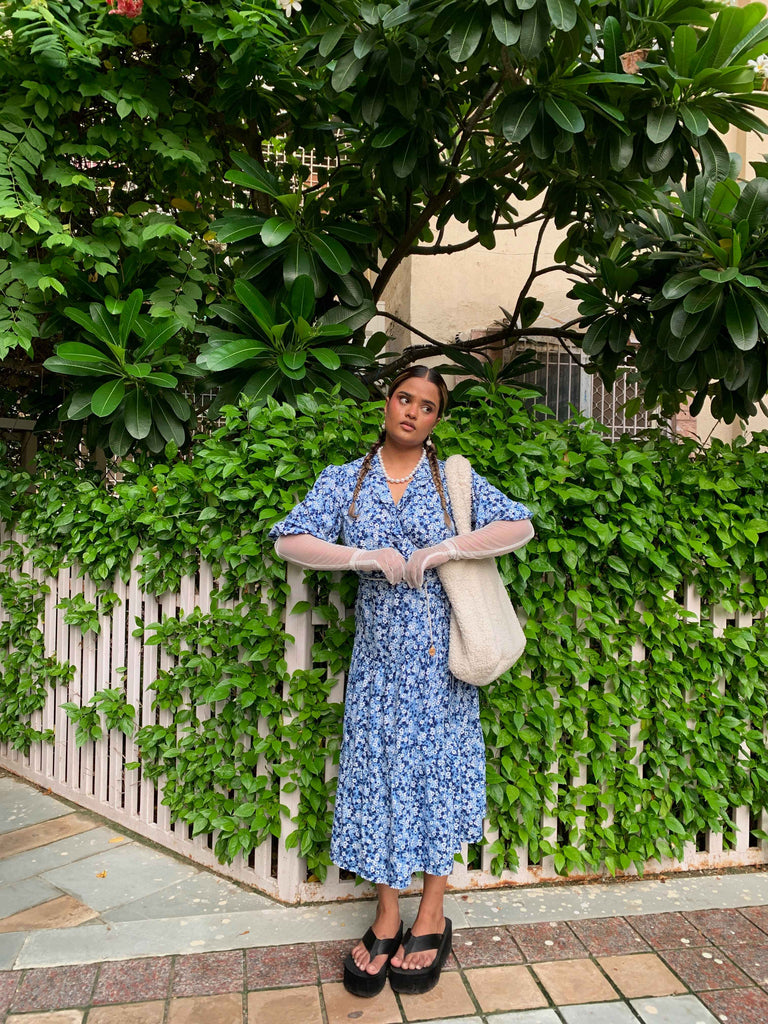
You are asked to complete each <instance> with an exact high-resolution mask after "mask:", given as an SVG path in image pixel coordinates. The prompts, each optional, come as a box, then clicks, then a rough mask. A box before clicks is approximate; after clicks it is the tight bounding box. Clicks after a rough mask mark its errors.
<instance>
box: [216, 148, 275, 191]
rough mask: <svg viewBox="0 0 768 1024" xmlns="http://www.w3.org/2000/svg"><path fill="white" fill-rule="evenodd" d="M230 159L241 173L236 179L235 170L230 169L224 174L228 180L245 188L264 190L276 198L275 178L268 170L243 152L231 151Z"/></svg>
mask: <svg viewBox="0 0 768 1024" xmlns="http://www.w3.org/2000/svg"><path fill="white" fill-rule="evenodd" d="M232 160H233V161H234V162H235V163H236V164H237V166H238V167H239V168H240V170H241V171H242V172H243V173H242V174H240V175H239V180H238V178H236V177H234V175H235V174H237V172H233V171H230V172H229V173H228V174H225V176H224V177H225V178H226V179H227V180H228V181H233V182H235V184H241V185H245V186H246V188H250V189H253V190H254V192H264V193H266V195H268V196H272V197H273V198H277V195H278V186H277V179H276V178H275V177H274V176H273V175H271V174H270V173H269V171H267V170H265V168H264V167H262V165H261V164H260V163H257V162H256V161H255V160H254V159H253V157H250V156H246V155H245V153H233V154H232Z"/></svg>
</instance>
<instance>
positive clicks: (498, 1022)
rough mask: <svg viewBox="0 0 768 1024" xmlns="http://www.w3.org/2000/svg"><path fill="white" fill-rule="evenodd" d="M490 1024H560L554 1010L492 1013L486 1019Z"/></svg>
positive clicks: (559, 1019)
mask: <svg viewBox="0 0 768 1024" xmlns="http://www.w3.org/2000/svg"><path fill="white" fill-rule="evenodd" d="M485 1019H486V1020H487V1021H488V1024H560V1022H561V1021H562V1017H559V1016H558V1015H557V1014H556V1013H555V1011H554V1010H523V1011H522V1012H520V1013H492V1014H490V1016H488V1017H486V1018H485ZM446 1024H447V1022H446Z"/></svg>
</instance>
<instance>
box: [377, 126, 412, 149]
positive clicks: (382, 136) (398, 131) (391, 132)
mask: <svg viewBox="0 0 768 1024" xmlns="http://www.w3.org/2000/svg"><path fill="white" fill-rule="evenodd" d="M407 132H408V127H407V125H390V126H389V127H388V128H384V129H383V131H379V132H377V133H376V134H375V135H374V136H373V138H372V139H371V146H372V147H373V148H374V149H387V148H388V147H389V146H391V145H393V144H394V143H395V142H397V141H398V139H402V137H403V136H404V135H406V134H407Z"/></svg>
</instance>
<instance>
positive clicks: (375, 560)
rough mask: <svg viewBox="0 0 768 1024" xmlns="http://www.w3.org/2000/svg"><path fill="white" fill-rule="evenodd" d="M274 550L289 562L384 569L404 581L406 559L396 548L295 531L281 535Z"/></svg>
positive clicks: (312, 566)
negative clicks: (368, 547) (360, 544)
mask: <svg viewBox="0 0 768 1024" xmlns="http://www.w3.org/2000/svg"><path fill="white" fill-rule="evenodd" d="M275 552H276V554H277V556H278V557H279V558H283V559H285V561H286V562H293V564H294V565H300V566H302V568H304V569H330V570H334V569H354V570H355V571H356V572H383V573H384V575H385V576H386V578H387V579H388V580H389V582H390V583H393V584H394V583H401V582H402V580H403V578H404V576H405V559H404V558H403V556H402V555H401V554H400V552H399V551H396V550H395V548H376V549H375V550H373V551H366V550H365V549H364V548H347V547H344V546H343V545H342V544H329V543H328V541H327V540H320V538H319V537H313V536H312V534H311V533H294V534H291V535H289V536H287V537H278V538H277V540H276V541H275Z"/></svg>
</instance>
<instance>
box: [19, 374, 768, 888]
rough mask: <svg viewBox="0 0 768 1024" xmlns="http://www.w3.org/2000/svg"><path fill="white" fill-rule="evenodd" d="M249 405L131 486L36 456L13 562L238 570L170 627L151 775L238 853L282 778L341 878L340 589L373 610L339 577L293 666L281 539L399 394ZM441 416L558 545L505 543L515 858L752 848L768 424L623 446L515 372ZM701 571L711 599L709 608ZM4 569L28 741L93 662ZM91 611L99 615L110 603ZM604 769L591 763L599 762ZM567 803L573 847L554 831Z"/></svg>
mask: <svg viewBox="0 0 768 1024" xmlns="http://www.w3.org/2000/svg"><path fill="white" fill-rule="evenodd" d="M224 411H225V414H226V417H227V422H226V425H225V426H224V427H223V428H222V429H221V430H219V431H218V432H217V433H215V434H214V435H213V436H212V437H205V438H198V439H197V440H196V443H195V445H194V447H193V449H192V450H191V452H190V453H189V456H188V458H186V459H185V460H183V461H182V460H180V459H177V458H176V457H175V453H174V450H173V448H170V447H169V449H168V452H167V456H168V462H167V464H163V465H154V466H152V465H150V464H149V463H148V462H146V461H143V460H140V461H137V462H131V461H126V462H125V463H124V467H123V468H124V470H125V473H126V477H125V480H124V481H123V482H122V483H120V484H118V485H117V487H116V488H115V493H114V495H106V494H105V493H104V491H103V489H102V488H101V487H100V486H99V484H98V481H97V480H96V479H95V478H94V479H93V480H90V479H88V478H87V477H84V476H83V474H82V472H76V471H74V470H68V469H67V466H66V464H64V463H62V462H60V461H58V462H57V461H54V460H53V459H52V458H51V457H49V456H46V457H45V459H44V461H43V465H42V466H41V470H42V472H41V474H40V475H39V476H38V478H37V479H36V484H37V487H36V489H35V490H34V491H29V490H28V489H27V483H28V481H27V479H26V478H25V477H23V476H22V475H21V474H19V475H17V476H16V477H15V478H14V479H10V477H7V476H6V477H3V479H2V481H0V482H2V494H3V495H4V499H5V501H6V502H7V505H8V508H9V510H10V511H12V514H13V517H14V519H15V521H16V527H17V529H18V530H19V531H20V532H21V533H23V534H24V535H25V536H26V538H27V544H26V549H25V550H24V551H22V549H21V548H20V547H18V545H12V544H7V545H6V551H5V558H6V563H5V564H6V566H7V567H10V566H17V567H18V566H20V565H21V563H22V560H23V559H24V558H25V557H27V558H31V559H32V560H33V562H34V563H35V564H36V565H37V566H39V567H41V568H43V569H44V570H46V571H47V572H49V573H50V572H55V571H56V570H57V569H58V567H59V566H61V565H62V564H65V563H70V562H71V563H78V564H80V565H83V566H85V567H86V568H87V570H88V572H89V574H90V576H91V578H92V579H94V580H95V581H96V582H97V583H98V584H99V585H100V587H102V588H105V589H107V590H108V589H109V586H110V582H111V581H112V579H113V578H114V576H115V575H116V574H119V575H120V576H122V577H123V578H127V577H128V575H129V572H130V563H131V558H132V556H133V553H134V552H136V551H138V552H140V564H139V569H138V572H139V576H140V580H141V585H142V587H144V588H145V589H146V590H148V591H149V592H152V593H157V594H160V593H163V592H164V591H166V590H171V591H174V590H176V589H177V587H178V584H179V579H180V577H181V576H182V575H183V574H187V573H190V572H192V573H193V572H194V571H195V569H196V566H197V565H198V559H199V558H200V557H202V558H203V559H205V560H207V561H208V562H209V563H211V564H213V565H221V567H222V570H221V576H220V580H219V582H218V585H217V589H216V590H215V591H214V593H213V595H212V604H211V611H210V612H208V613H202V612H200V611H199V610H198V611H195V612H193V613H190V614H189V615H187V616H186V617H182V618H175V617H170V618H166V619H165V620H164V621H163V622H161V623H157V624H156V625H153V626H150V627H149V628H148V629H147V631H146V636H145V637H144V640H145V642H146V643H155V644H158V645H160V646H161V647H162V649H163V650H164V651H165V652H166V653H167V654H169V655H171V656H172V659H173V667H172V668H170V669H167V670H165V671H162V672H160V674H159V676H158V679H157V681H156V683H155V684H154V699H155V701H156V703H157V706H159V707H162V708H164V709H167V711H169V712H170V713H171V715H172V724H171V725H170V726H167V727H166V726H163V725H149V726H146V727H144V728H143V729H141V730H140V731H139V732H138V733H137V735H136V738H137V742H138V745H139V749H140V753H141V765H142V769H143V771H144V772H147V773H149V774H150V775H151V776H152V777H154V778H157V779H161V778H163V779H164V780H165V782H164V786H165V797H164V799H165V801H166V802H167V803H168V804H169V806H170V807H171V810H172V814H173V816H174V818H178V819H180V820H183V821H186V822H188V823H189V824H190V825H191V826H192V828H193V831H194V832H196V833H204V832H209V831H212V830H216V831H217V833H218V835H217V840H216V852H217V855H218V856H219V857H220V858H221V859H222V860H228V859H231V858H232V857H233V856H234V855H235V854H236V853H237V852H238V851H240V850H243V851H245V852H247V851H249V850H251V849H253V847H254V846H255V845H257V844H258V843H260V842H261V841H263V840H264V839H265V838H267V837H268V836H270V835H277V834H278V833H279V831H280V827H281V823H280V806H279V780H280V779H281V778H283V779H285V780H287V784H288V786H289V787H292V786H294V785H295V786H297V787H298V789H299V794H300V800H299V810H298V814H297V815H296V817H295V826H296V830H295V832H294V833H292V835H291V836H290V837H289V844H290V845H297V846H298V847H299V848H300V850H301V852H302V854H303V855H304V856H306V858H307V862H308V866H309V870H310V871H311V872H312V873H313V874H314V875H316V876H317V877H319V878H322V877H323V876H324V871H325V867H326V866H327V864H328V840H329V823H330V814H331V802H332V795H333V786H334V783H333V781H330V782H326V781H325V775H326V773H325V765H326V762H327V761H328V760H329V759H331V760H333V759H335V758H336V757H337V754H338V743H339V737H340V728H341V706H340V705H339V704H337V703H330V702H329V701H328V694H329V692H330V689H331V686H332V685H333V681H334V680H333V676H334V674H335V673H337V672H339V671H340V670H342V669H343V668H344V667H345V666H346V665H347V663H348V660H349V656H350V652H351V643H352V636H353V628H354V623H353V619H352V617H351V614H350V615H347V616H346V617H343V618H342V617H340V616H339V614H338V612H337V610H336V608H335V605H334V604H333V602H332V601H331V599H330V597H331V594H330V591H331V589H338V590H339V595H340V597H341V599H342V601H343V603H344V605H345V606H346V607H347V608H351V607H352V604H353V599H354V589H355V583H354V576H352V575H347V576H344V577H343V578H342V580H341V582H340V583H339V584H332V583H331V582H330V580H329V579H328V578H327V577H325V576H323V575H320V574H313V576H312V579H313V581H314V583H315V585H316V586H317V588H318V589H317V601H318V604H319V608H320V614H321V618H322V619H323V620H324V621H325V625H324V626H323V627H322V628H320V629H319V630H318V632H317V635H316V643H315V647H314V651H313V654H314V663H315V666H316V667H315V668H314V669H313V670H312V671H310V672H300V673H296V674H294V675H293V676H292V677H290V678H289V676H288V673H287V670H286V664H285V660H284V643H285V637H284V632H283V627H282V609H283V608H284V606H285V603H286V596H287V595H286V587H285V566H284V565H283V564H282V563H279V562H275V561H274V560H273V558H272V545H271V543H270V542H269V541H268V540H267V539H266V533H267V531H268V529H269V527H270V526H271V524H272V523H274V522H275V521H277V520H278V519H279V518H280V517H281V516H282V515H284V513H285V512H286V511H287V510H288V509H289V508H291V507H292V506H293V504H294V503H295V502H296V501H298V500H299V499H300V498H301V497H303V495H304V494H305V493H306V490H307V488H308V487H309V485H310V483H311V481H312V480H313V479H314V478H315V477H316V476H317V474H318V473H319V471H320V470H321V469H322V468H323V467H324V466H325V465H326V464H327V463H329V462H336V463H340V462H342V461H344V460H347V459H351V458H354V457H356V456H358V455H359V454H360V453H361V452H363V451H364V450H365V448H366V447H367V446H368V444H369V443H370V441H371V440H372V438H373V437H374V436H375V435H376V433H377V430H378V422H379V418H380V406H378V405H375V404H370V403H363V404H360V403H359V402H356V401H355V400H352V399H342V398H340V397H338V396H337V397H334V398H331V399H329V398H327V397H326V396H323V395H321V394H318V395H315V396H310V395H307V396H303V397H300V398H299V399H298V402H297V407H292V406H289V405H278V404H276V403H274V402H272V401H271V400H270V401H269V402H268V403H267V405H266V407H264V408H256V407H253V408H251V409H243V410H236V409H234V408H228V409H226V410H224ZM438 435H439V443H440V450H441V454H443V455H447V454H450V453H452V452H457V451H458V452H462V453H463V454H465V455H467V456H468V457H469V458H470V459H471V461H472V462H473V464H474V466H475V467H476V468H477V469H478V471H480V472H481V473H483V474H485V475H486V476H487V477H488V478H489V479H490V480H491V481H492V482H493V483H494V484H496V485H497V486H499V487H501V488H502V489H503V490H504V491H506V492H508V493H510V494H512V495H514V496H515V497H517V498H519V499H520V500H521V501H523V502H525V503H526V504H528V505H529V506H530V507H531V508H532V509H533V511H534V513H535V518H534V523H535V526H536V531H537V536H536V539H535V540H534V541H533V542H532V543H531V544H530V545H529V546H528V547H527V548H526V549H524V550H523V551H522V552H520V553H518V554H513V555H509V556H506V557H505V558H504V559H502V560H501V567H502V571H503V573H504V576H505V578H506V579H507V581H508V584H509V586H510V589H511V591H512V593H513V594H514V596H515V601H516V604H517V605H518V607H519V608H520V609H521V610H522V611H523V612H524V613H525V614H526V616H527V617H528V623H527V627H526V628H527V633H528V647H527V650H526V653H525V655H524V657H523V659H522V660H521V662H520V663H519V664H518V666H516V668H515V669H514V670H513V671H512V672H511V673H510V674H509V675H507V676H506V677H504V678H503V679H501V680H499V681H498V682H497V683H495V684H494V685H493V686H491V687H489V688H488V689H487V690H484V691H483V693H482V720H483V726H484V729H485V734H486V739H487V744H488V751H489V763H488V796H489V812H490V818H491V821H492V824H493V826H494V827H496V828H498V829H499V832H500V839H499V840H498V842H497V844H496V845H495V846H494V849H493V853H494V866H495V869H496V870H500V869H501V868H502V867H505V866H507V867H514V866H515V858H516V853H515V849H516V847H518V846H521V845H523V844H527V845H528V851H529V859H530V860H531V862H536V861H537V859H538V858H540V857H542V856H546V855H549V854H554V857H555V865H556V868H557V870H558V871H560V872H563V873H567V872H569V871H571V870H580V869H584V868H589V869H593V870H597V869H598V868H599V865H600V864H601V862H602V863H605V865H606V866H607V868H608V869H609V870H610V871H617V870H624V869H627V868H629V867H630V866H631V865H632V864H635V865H638V866H641V865H642V864H643V863H644V862H646V861H647V860H649V859H651V858H654V857H655V858H658V857H661V856H666V855H668V854H671V855H675V856H679V855H680V854H681V852H682V849H683V843H684V842H685V841H693V840H694V839H695V837H696V836H697V834H699V833H700V832H702V831H704V830H706V829H713V830H715V831H722V832H723V833H724V841H725V843H726V846H727V845H728V844H729V843H730V842H731V840H732V837H733V821H732V819H731V816H730V808H732V807H734V806H740V805H745V806H749V807H750V808H752V810H753V811H754V812H758V811H759V810H761V809H765V808H766V806H768V769H767V768H766V760H767V755H768V751H767V750H766V743H765V737H764V733H763V723H764V721H765V718H766V714H768V701H767V700H766V696H767V694H768V689H767V686H766V679H768V635H766V631H767V630H768V626H767V625H766V622H767V621H768V620H766V618H765V617H764V613H765V610H766V607H768V596H766V595H767V594H768V587H767V586H766V582H767V581H766V568H767V567H768V520H767V519H766V518H765V508H766V507H767V505H768V493H767V490H768V453H767V452H766V447H767V446H768V436H767V435H759V436H756V437H755V439H754V440H753V441H751V442H749V443H747V442H746V441H744V440H739V441H736V442H734V444H733V445H732V446H727V445H723V444H721V443H719V442H715V443H713V445H712V446H711V448H708V449H706V450H704V449H699V448H698V447H696V446H695V445H694V443H693V442H691V441H684V442H682V443H675V442H674V441H672V440H670V439H668V438H665V437H664V436H660V435H658V434H649V435H648V436H647V437H645V438H641V439H639V440H635V441H632V440H628V439H623V440H622V441H620V442H618V443H615V444H614V443H609V442H608V441H606V440H605V439H604V436H603V434H602V433H601V430H600V428H599V427H597V426H596V425H595V424H593V423H591V422H589V421H581V420H578V421H573V422H570V423H565V424H564V423H558V422H557V421H556V420H554V419H553V418H548V419H543V420H542V419H538V420H534V419H532V418H531V416H530V414H529V413H528V412H527V410H526V409H525V407H524V405H523V403H522V401H521V400H520V399H519V398H516V397H514V395H510V394H509V393H508V392H505V391H504V390H503V389H499V390H497V391H496V392H495V393H493V394H490V395H487V396H486V397H485V398H484V399H482V400H481V401H479V402H478V403H477V404H476V406H475V408H474V409H472V410H469V409H466V408H459V409H454V411H453V412H452V414H451V415H450V418H449V419H447V420H445V421H444V422H443V423H442V424H441V425H440V426H439V429H438ZM297 437H300V438H301V444H297V443H296V438H297ZM54 513H55V514H54ZM692 583H695V585H696V587H697V589H698V592H699V594H700V595H701V602H702V608H703V609H704V610H705V614H704V615H703V616H702V617H701V618H700V619H698V618H696V617H692V616H690V615H689V614H688V613H687V612H686V611H685V590H686V587H687V586H690V585H691V584H692ZM2 586H3V590H2V601H3V608H4V611H5V613H6V615H7V614H8V609H9V608H10V609H11V612H10V615H11V618H10V621H9V622H5V623H3V624H0V638H2V645H1V646H0V658H1V659H2V671H3V677H2V683H1V684H0V685H2V688H3V689H2V702H1V703H2V708H3V714H2V717H1V718H0V737H2V738H3V739H9V740H10V741H11V742H12V743H15V744H16V745H18V746H21V747H22V748H23V747H24V745H25V744H26V745H28V744H29V743H30V742H32V741H33V740H34V739H35V738H36V736H35V735H33V734H32V733H30V732H29V726H28V720H29V714H30V713H31V712H32V711H33V710H34V709H36V708H39V707H40V706H41V703H42V701H44V698H45V692H46V688H47V686H48V684H49V682H53V681H55V680H56V679H57V678H66V677H67V675H68V672H69V671H70V669H69V667H68V666H59V665H56V664H55V663H53V664H50V663H48V662H47V661H45V660H44V659H43V660H41V657H40V654H39V651H40V643H39V635H38V634H37V633H36V631H35V628H34V627H31V625H30V624H31V623H34V622H35V621H36V617H37V615H38V613H39V608H40V604H39V602H40V600H41V598H40V596H39V595H40V586H39V584H38V583H37V582H35V581H34V580H32V579H30V578H29V577H22V579H21V581H20V582H19V583H15V582H13V581H12V580H11V578H10V576H9V575H8V574H6V575H5V576H4V577H3V584H2ZM98 600H99V602H100V601H101V600H102V595H99V597H98ZM270 602H271V603H270ZM715 605H719V606H720V607H721V608H722V610H723V614H724V616H725V620H724V628H723V629H722V630H721V629H720V628H717V624H716V623H715V622H714V621H713V618H712V615H711V610H712V608H713V607H714V606H715ZM16 607H18V608H19V614H18V615H17V614H16V613H15V611H14V609H15V608H16ZM68 614H69V615H70V616H72V615H75V616H79V618H80V621H81V622H82V624H83V625H87V624H88V623H89V622H90V621H91V619H90V616H89V609H88V608H87V607H85V606H82V607H78V608H75V607H74V606H70V608H69V609H68ZM91 614H92V613H91ZM751 620H754V621H751ZM721 624H722V623H721ZM25 638H28V640H25ZM636 642H637V643H639V644H641V645H642V647H641V648H640V649H638V650H635V651H633V645H634V644H635V643H636ZM11 645H12V646H13V653H9V651H10V647H11ZM30 678H33V679H34V680H35V684H34V687H33V688H32V690H29V689H28V680H29V679H30ZM97 698H98V700H97V699H96V698H94V701H93V702H92V704H89V705H88V706H87V715H88V716H90V717H89V718H88V719H87V721H86V720H83V725H82V728H83V729H86V727H87V729H88V730H90V732H89V735H91V736H94V735H95V734H96V730H97V729H100V728H102V726H103V719H104V718H105V716H106V713H107V710H108V705H107V703H104V704H102V705H101V706H100V707H98V706H97V705H99V704H101V702H102V701H106V700H107V698H101V697H99V695H98V694H97ZM113 701H114V708H113V707H112V702H113ZM109 709H111V710H112V713H113V714H114V715H115V716H117V717H116V718H115V726H116V727H118V728H125V729H126V731H128V730H130V728H131V727H132V717H131V715H130V712H129V711H128V710H127V709H126V708H123V707H121V705H120V702H119V699H117V698H114V697H110V698H109ZM195 709H202V710H203V711H204V712H205V714H201V715H199V716H198V715H197V713H196V710H195ZM209 711H212V712H215V713H213V714H208V712H209ZM72 713H73V714H75V713H77V714H81V715H82V712H75V711H74V710H73V711H72ZM118 718H119V721H118ZM259 720H261V721H262V722H263V723H264V726H265V727H263V728H262V729H261V730H260V729H259V728H258V722H259ZM638 740H639V742H640V746H638V745H637V742H638ZM584 769H586V782H584V781H581V782H579V781H574V779H575V778H576V777H577V776H578V775H579V774H580V773H581V772H582V771H583V770H584ZM555 786H557V795H556V798H555V793H554V787H555ZM555 803H556V808H557V810H556V816H557V820H558V822H559V830H560V840H559V841H558V840H557V837H556V836H555V835H554V834H553V833H552V832H551V830H549V829H548V828H547V827H546V826H545V825H544V816H545V814H546V813H547V811H548V809H549V808H551V807H552V806H554V805H555Z"/></svg>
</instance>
